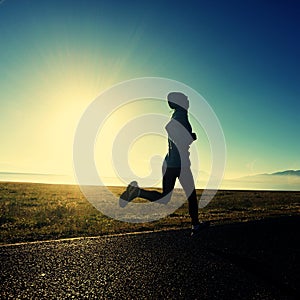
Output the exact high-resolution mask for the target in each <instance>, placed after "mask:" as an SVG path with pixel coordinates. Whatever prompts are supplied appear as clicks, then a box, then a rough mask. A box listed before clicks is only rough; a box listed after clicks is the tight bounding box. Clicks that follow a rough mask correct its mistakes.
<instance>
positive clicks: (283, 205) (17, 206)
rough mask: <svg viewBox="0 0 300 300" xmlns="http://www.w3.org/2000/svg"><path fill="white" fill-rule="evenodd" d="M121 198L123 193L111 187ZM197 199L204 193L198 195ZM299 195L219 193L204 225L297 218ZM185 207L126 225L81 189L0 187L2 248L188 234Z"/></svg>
mask: <svg viewBox="0 0 300 300" xmlns="http://www.w3.org/2000/svg"><path fill="white" fill-rule="evenodd" d="M111 190H112V191H113V192H114V193H115V194H116V195H120V193H121V192H123V191H124V188H121V187H111ZM197 194H198V196H199V197H200V195H201V190H198V191H197ZM299 213H300V191H299V192H281V191H227V190H224V191H223V190H220V191H218V193H217V195H216V196H215V198H214V199H213V200H212V201H211V202H210V203H209V205H208V206H206V207H205V208H204V209H200V210H199V215H200V218H201V220H210V221H211V222H212V223H215V224H222V223H233V222H241V221H249V220H259V219H264V218H269V217H275V216H276V217H278V216H289V215H291V216H292V215H299ZM189 222H190V219H189V215H188V209H187V203H186V204H184V205H183V206H182V207H180V208H179V209H178V210H177V211H175V212H174V213H172V214H171V215H170V216H168V217H166V218H163V219H160V220H158V221H154V222H150V223H140V224H133V223H126V222H121V221H116V220H114V219H111V218H109V217H106V216H104V215H103V214H102V213H101V212H99V211H98V210H96V209H95V208H94V207H93V206H92V205H91V204H90V203H89V202H88V201H87V200H86V199H85V197H84V196H83V194H82V193H81V191H80V189H79V187H78V186H74V185H51V184H37V183H13V182H2V183H0V243H14V242H20V241H33V240H45V239H57V238H67V237H77V236H98V235H104V234H110V233H122V232H131V231H143V230H161V229H169V228H178V227H179V228H186V227H188V226H190V225H189Z"/></svg>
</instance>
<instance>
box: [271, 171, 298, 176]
mask: <svg viewBox="0 0 300 300" xmlns="http://www.w3.org/2000/svg"><path fill="white" fill-rule="evenodd" d="M270 175H280V176H287V175H288V176H300V170H286V171H282V172H276V173H272V174H270Z"/></svg>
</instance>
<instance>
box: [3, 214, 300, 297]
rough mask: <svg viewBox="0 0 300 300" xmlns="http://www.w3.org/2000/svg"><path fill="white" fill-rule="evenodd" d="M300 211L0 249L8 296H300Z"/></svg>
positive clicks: (5, 292)
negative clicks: (197, 230) (197, 232)
mask: <svg viewBox="0 0 300 300" xmlns="http://www.w3.org/2000/svg"><path fill="white" fill-rule="evenodd" d="M299 224H300V217H291V218H281V219H272V220H269V221H260V222H251V223H245V224H233V225H222V226H212V227H210V228H209V229H206V230H205V231H203V233H202V235H201V236H200V237H199V238H198V239H194V240H193V239H191V238H190V237H189V232H188V231H187V230H174V231H162V232H154V233H142V234H130V235H119V236H107V237H98V238H86V239H75V240H65V241H52V242H41V243H28V244H20V245H13V246H1V247H0V263H1V269H0V297H1V299H300V298H299V292H300V290H299V286H298V285H299V282H300V272H299V244H300V243H299V233H298V229H299Z"/></svg>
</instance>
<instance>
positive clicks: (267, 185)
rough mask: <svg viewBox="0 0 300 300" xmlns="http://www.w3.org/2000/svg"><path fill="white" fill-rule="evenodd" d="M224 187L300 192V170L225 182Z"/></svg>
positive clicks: (257, 175) (251, 176)
mask: <svg viewBox="0 0 300 300" xmlns="http://www.w3.org/2000/svg"><path fill="white" fill-rule="evenodd" d="M222 185H223V188H227V189H228V188H229V189H249V190H284V191H289V190H290V191H300V170H285V171H281V172H275V173H271V174H270V173H269V174H268V173H265V174H256V175H250V176H245V177H240V178H236V179H229V180H223V184H222Z"/></svg>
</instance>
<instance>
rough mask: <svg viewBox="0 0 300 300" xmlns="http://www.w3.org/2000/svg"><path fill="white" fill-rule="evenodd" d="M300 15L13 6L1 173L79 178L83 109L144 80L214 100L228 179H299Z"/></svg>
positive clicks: (245, 7) (258, 9) (268, 10)
mask: <svg viewBox="0 0 300 300" xmlns="http://www.w3.org/2000/svg"><path fill="white" fill-rule="evenodd" d="M299 13H300V4H299V2H298V1H292V0H289V1H277V0H275V1H258V0H254V1H230V0H229V1H186V2H183V1H180V2H177V1H175V2H174V1H150V2H146V1H76V0H75V1H63V0H62V1H49V2H46V1H26V0H24V1H16V0H6V1H4V2H2V3H1V4H0V47H1V52H0V105H1V110H0V126H1V132H0V140H1V148H0V170H1V171H20V172H42V173H59V174H65V173H68V172H70V171H71V170H72V142H73V137H74V131H75V129H76V126H77V123H78V120H79V118H80V116H81V115H82V113H83V111H84V109H85V108H86V107H87V106H88V104H89V103H91V101H92V100H93V99H94V98H95V97H96V96H97V95H98V94H99V93H100V92H101V91H103V90H104V89H105V88H108V87H110V86H111V85H113V84H116V83H118V82H121V81H123V80H128V79H131V78H137V77H143V76H157V77H166V78H170V79H174V80H178V81H180V82H183V83H185V84H187V85H189V86H190V87H192V88H194V89H195V90H197V91H198V92H199V93H200V94H201V95H202V96H204V98H205V99H206V100H207V101H208V103H209V104H210V105H211V107H212V108H213V109H214V111H215V113H216V114H217V116H218V118H219V120H220V122H221V125H222V128H223V131H224V135H225V139H226V145H227V151H228V153H227V155H228V158H227V167H226V174H225V175H226V177H228V178H232V177H239V176H244V175H251V174H256V173H265V172H276V171H279V170H285V169H300V157H299V153H300V139H299V132H300V117H299V111H300V101H299V100H300V84H299V82H300V58H299V53H300V20H299ZM193 109H195V110H196V109H197V103H193V99H191V111H193ZM200 147H201V145H200ZM201 160H203V161H205V157H202V158H201Z"/></svg>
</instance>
